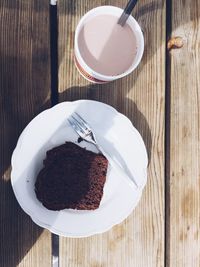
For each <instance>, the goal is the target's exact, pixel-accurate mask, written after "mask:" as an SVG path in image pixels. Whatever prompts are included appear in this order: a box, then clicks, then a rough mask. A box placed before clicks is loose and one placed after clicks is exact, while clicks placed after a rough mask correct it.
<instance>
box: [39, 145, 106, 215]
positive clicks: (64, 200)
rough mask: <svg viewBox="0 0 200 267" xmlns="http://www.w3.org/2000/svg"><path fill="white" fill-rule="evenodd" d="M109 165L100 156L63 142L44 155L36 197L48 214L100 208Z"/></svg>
mask: <svg viewBox="0 0 200 267" xmlns="http://www.w3.org/2000/svg"><path fill="white" fill-rule="evenodd" d="M107 167H108V161H107V159H106V158H105V157H104V156H103V155H102V154H96V153H94V152H92V151H88V150H86V149H84V148H81V147H79V146H78V145H76V144H74V143H71V142H66V143H65V144H63V145H60V146H58V147H55V148H53V149H51V150H49V151H47V154H46V159H45V160H44V167H43V169H42V170H41V171H40V172H39V174H38V176H37V179H36V183H35V193H36V196H37V198H38V200H39V201H41V202H42V204H43V205H44V206H45V207H46V208H47V209H50V210H62V209H66V208H68V209H78V210H94V209H97V208H98V207H99V205H100V202H101V199H102V196H103V187H104V184H105V181H106V173H107Z"/></svg>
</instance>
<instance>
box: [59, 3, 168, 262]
mask: <svg viewBox="0 0 200 267" xmlns="http://www.w3.org/2000/svg"><path fill="white" fill-rule="evenodd" d="M126 2H127V1H125V0H123V1H122V0H121V1H120V0H118V1H114V0H113V1H112V0H111V1H100V0H94V1H89V0H87V1H73V2H72V1H66V0H59V2H58V19H59V44H58V47H59V93H60V94H59V98H60V101H64V100H77V99H81V98H86V99H95V100H98V101H102V102H105V103H108V104H110V105H112V106H114V107H116V108H117V109H118V110H119V111H121V112H122V113H124V114H125V115H127V116H128V117H129V118H130V119H131V120H132V122H133V124H134V125H135V126H136V127H137V129H138V130H139V131H140V133H141V134H142V136H143V138H144V141H145V143H146V146H147V149H148V153H149V157H150V165H149V170H148V177H149V180H148V184H147V187H146V189H145V190H144V194H143V197H142V200H141V202H140V203H139V205H138V207H137V208H136V209H135V211H134V212H133V213H132V214H131V215H130V216H129V218H128V219H127V220H125V221H124V222H123V223H121V224H120V225H118V226H116V227H114V228H113V229H112V230H110V231H109V232H107V233H104V234H101V235H96V236H93V237H90V238H83V239H78V240H76V239H68V238H61V239H60V264H61V266H69V267H81V266H83V267H85V266H88V267H97V266H98V267H100V266H101V267H108V266H109V267H116V266H121V267H124V266H126V267H132V266H137V267H147V266H148V267H155V266H156V267H157V266H159V267H162V266H164V104H165V98H164V97H165V94H164V92H165V5H164V1H157V2H156V3H155V2H153V3H152V1H148V0H145V1H144V0H143V1H139V3H138V5H137V7H136V9H135V11H134V15H135V16H136V18H137V19H138V21H139V23H140V24H141V26H142V28H143V30H144V37H145V45H146V46H145V53H144V57H143V60H142V63H141V64H140V66H139V68H138V69H137V70H136V71H135V72H134V73H133V74H131V75H130V76H129V77H127V78H124V79H122V80H119V81H116V82H113V83H110V84H107V85H103V86H102V85H101V86H100V85H91V84H89V83H88V82H87V81H85V80H84V79H83V78H82V77H81V76H80V75H79V74H78V72H77V70H76V69H75V66H74V63H73V38H74V31H75V27H76V25H77V23H78V20H79V19H80V17H81V16H82V15H83V14H84V13H85V12H87V11H88V10H90V9H91V8H93V7H96V6H99V5H104V4H111V5H117V6H121V7H123V6H125V4H126Z"/></svg>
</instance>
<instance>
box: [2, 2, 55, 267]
mask: <svg viewBox="0 0 200 267" xmlns="http://www.w3.org/2000/svg"><path fill="white" fill-rule="evenodd" d="M48 25H49V3H48V1H40V0H30V1H22V0H17V1H12V0H2V1H0V33H1V38H0V125H1V130H0V143H1V144H0V177H1V179H0V266H2V267H4V266H5V267H16V266H26V267H28V266H31V267H32V266H38V267H39V266H40V267H41V266H44V267H46V266H50V265H51V235H50V233H49V232H47V231H43V229H41V228H40V227H37V226H36V225H35V224H34V223H33V222H32V221H31V219H30V218H29V217H28V216H27V215H25V213H24V212H23V211H22V210H21V208H20V207H19V205H18V203H17V201H16V199H15V197H14V194H13V191H12V189H11V184H10V158H11V154H12V151H13V149H14V147H15V145H16V142H17V138H18V136H19V134H20V132H21V131H22V129H23V128H24V126H25V125H26V124H27V123H28V122H29V121H30V119H32V118H33V117H34V116H35V115H36V114H37V113H39V112H40V111H41V110H42V109H43V108H44V106H45V105H48V103H47V100H48V98H49V95H50V55H49V28H48V27H49V26H48Z"/></svg>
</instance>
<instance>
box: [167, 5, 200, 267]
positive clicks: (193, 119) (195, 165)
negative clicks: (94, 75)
mask: <svg viewBox="0 0 200 267" xmlns="http://www.w3.org/2000/svg"><path fill="white" fill-rule="evenodd" d="M199 17H200V2H199V1H198V0H194V1H192V3H191V2H190V1H182V0H178V1H172V37H176V36H180V37H181V38H183V42H184V46H183V47H182V48H180V49H174V50H171V51H170V52H169V53H170V57H171V65H170V66H169V67H171V71H170V74H171V80H170V82H171V127H170V128H171V133H170V143H171V145H170V157H171V160H170V198H169V200H170V214H169V215H170V223H169V229H168V230H169V232H168V233H167V237H168V253H167V266H171V267H172V266H173V267H174V266H176V267H187V266H193V267H198V266H200V254H199V249H200V232H199V229H200V219H199V211H200V167H199V166H200V138H199V136H200V115H199V114H200V109H199V101H200V97H199V88H200V77H199V74H200V57H199V55H200V19H199Z"/></svg>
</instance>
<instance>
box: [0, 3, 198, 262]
mask: <svg viewBox="0 0 200 267" xmlns="http://www.w3.org/2000/svg"><path fill="white" fill-rule="evenodd" d="M105 4H106V5H107V4H110V5H116V6H120V7H123V6H124V5H125V4H126V1H125V0H115V1H114V0H110V1H107V0H73V1H71V0H58V5H57V19H58V20H57V21H56V20H55V15H56V7H54V8H53V9H54V10H52V9H51V10H50V9H49V2H48V0H15V1H14V0H1V1H0V35H1V36H0V124H1V130H0V133H1V136H0V142H1V145H0V175H1V180H0V266H1V267H14V266H20V267H21V266H26V267H28V266H30V267H32V266H39V267H48V266H51V265H52V263H53V262H54V263H55V264H54V265H55V266H57V265H58V261H59V264H60V266H62V267H65V266H66V267H162V266H167V267H199V266H200V218H199V217H200V216H199V210H200V130H199V129H200V115H199V113H200V105H199V101H200V93H199V92H200V57H199V55H200V20H199V16H200V1H199V0H193V1H184V0H176V1H170V0H169V1H162V0H157V1H151V0H140V1H139V3H138V4H137V7H136V8H135V10H134V12H133V15H134V16H135V17H136V19H137V20H138V21H139V23H140V25H141V27H142V29H143V32H144V37H145V52H144V56H143V59H142V62H141V64H140V65H139V67H138V68H137V70H136V71H135V72H134V73H133V74H131V75H129V76H128V77H126V78H124V79H121V80H118V81H116V82H112V83H109V84H106V85H93V84H89V83H88V82H87V81H85V80H84V79H83V78H82V77H81V76H80V75H79V74H78V72H77V70H76V69H75V66H74V63H73V38H74V31H75V28H76V25H77V22H78V21H79V19H80V17H81V16H82V15H83V14H84V13H85V12H87V11H88V10H90V9H91V8H93V7H96V6H100V5H105ZM50 11H51V12H50ZM50 22H51V29H54V31H52V30H51V33H52V34H53V35H51V37H52V38H50V31H49V25H50ZM57 22H58V25H57V26H58V40H57V43H55V40H56V39H55V34H56V23H57ZM177 36H180V37H181V39H180V40H179V41H181V42H183V47H182V48H177V49H173V48H172V49H167V46H166V43H167V39H169V38H171V37H177ZM50 40H51V41H50ZM52 42H53V43H54V44H53V43H52ZM51 43H52V47H51V46H50V44H51ZM56 46H58V62H56ZM52 51H53V53H52ZM51 56H52V63H53V64H52V65H53V66H52V68H51V64H50V63H51V60H50V59H51ZM51 71H52V73H51ZM51 77H52V79H51ZM77 99H94V100H98V101H102V102H105V103H108V104H109V105H112V106H113V107H115V108H117V109H118V110H119V111H120V112H122V113H124V114H125V115H126V116H128V117H129V118H130V119H131V121H132V122H133V124H134V125H135V127H136V128H137V129H138V130H139V132H140V133H141V135H142V136H143V139H144V142H145V144H146V147H147V150H148V156H149V162H150V163H149V167H148V183H147V186H146V188H145V190H144V193H143V196H142V199H141V201H140V203H139V205H138V206H137V208H136V209H135V210H134V212H133V213H132V214H131V215H130V216H129V217H128V218H127V219H126V220H125V221H124V222H123V223H121V224H119V225H117V226H115V227H114V228H113V229H112V230H110V231H108V232H106V233H104V234H100V235H95V236H93V237H89V238H82V239H70V238H58V237H57V236H55V235H52V234H51V233H50V232H48V231H47V230H43V229H41V228H40V227H38V226H37V225H35V224H34V223H33V222H32V221H31V219H30V218H29V217H28V216H27V215H26V214H25V213H24V212H23V211H22V210H21V208H20V207H19V205H18V203H17V201H16V199H15V197H14V194H13V191H12V189H11V185H10V158H11V154H12V151H13V149H14V147H15V145H16V142H17V138H18V136H19V134H20V133H21V131H22V130H23V128H24V127H25V125H26V124H27V123H28V122H29V121H30V120H31V119H32V118H33V117H34V116H35V115H37V114H38V113H39V112H41V111H42V110H44V109H45V108H48V107H50V106H51V105H54V104H56V103H57V102H62V101H65V100H67V101H71V100H72V101H73V100H77Z"/></svg>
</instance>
